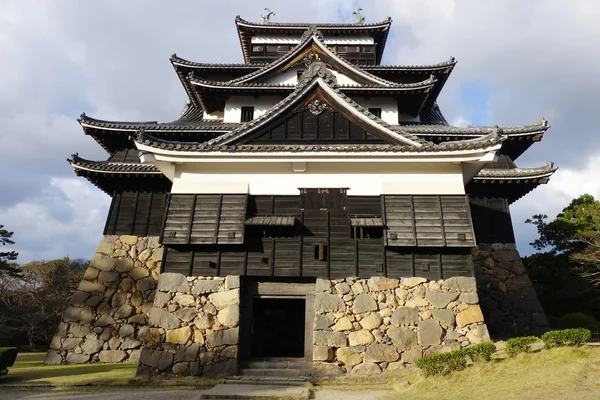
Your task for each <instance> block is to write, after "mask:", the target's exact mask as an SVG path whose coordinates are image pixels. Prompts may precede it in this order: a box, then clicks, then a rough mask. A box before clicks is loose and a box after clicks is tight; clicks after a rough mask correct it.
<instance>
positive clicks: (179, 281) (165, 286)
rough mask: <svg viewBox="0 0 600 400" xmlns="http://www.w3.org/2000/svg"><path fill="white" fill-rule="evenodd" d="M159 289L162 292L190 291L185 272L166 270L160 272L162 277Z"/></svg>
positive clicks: (159, 281) (159, 280)
mask: <svg viewBox="0 0 600 400" xmlns="http://www.w3.org/2000/svg"><path fill="white" fill-rule="evenodd" d="M158 290H159V291H161V292H171V293H174V292H181V293H188V291H189V287H188V283H187V278H186V276H185V275H183V274H177V273H174V272H164V273H162V274H160V278H159V279H158Z"/></svg>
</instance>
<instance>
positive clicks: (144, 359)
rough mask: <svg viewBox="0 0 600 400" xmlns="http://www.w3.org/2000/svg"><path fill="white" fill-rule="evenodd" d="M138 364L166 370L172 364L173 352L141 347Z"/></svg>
mask: <svg viewBox="0 0 600 400" xmlns="http://www.w3.org/2000/svg"><path fill="white" fill-rule="evenodd" d="M140 365H147V366H149V367H153V368H158V369H159V370H160V371H166V370H168V369H171V367H172V366H173V353H169V352H166V351H162V350H150V349H142V353H141V355H140Z"/></svg>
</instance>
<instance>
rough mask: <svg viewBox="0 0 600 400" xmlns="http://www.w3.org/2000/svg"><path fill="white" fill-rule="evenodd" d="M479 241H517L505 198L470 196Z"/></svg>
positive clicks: (476, 235) (476, 236) (474, 225)
mask: <svg viewBox="0 0 600 400" xmlns="http://www.w3.org/2000/svg"><path fill="white" fill-rule="evenodd" d="M470 209H471V216H472V219H473V227H474V231H475V238H476V240H477V243H515V235H514V231H513V226H512V221H511V217H510V211H509V208H508V201H507V199H505V198H483V197H472V198H470Z"/></svg>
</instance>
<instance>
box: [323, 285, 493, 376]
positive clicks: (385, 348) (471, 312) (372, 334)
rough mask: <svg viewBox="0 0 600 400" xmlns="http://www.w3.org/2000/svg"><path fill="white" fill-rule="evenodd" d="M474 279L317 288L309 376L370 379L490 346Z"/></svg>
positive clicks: (324, 286)
mask: <svg viewBox="0 0 600 400" xmlns="http://www.w3.org/2000/svg"><path fill="white" fill-rule="evenodd" d="M478 300H479V299H478V296H477V293H476V282H475V278H465V277H456V278H450V279H447V280H439V281H428V280H427V279H424V278H403V279H400V280H398V279H389V278H383V277H374V278H371V279H357V278H347V279H342V280H332V281H329V280H322V279H318V280H317V283H316V296H315V320H314V332H313V338H314V349H313V354H314V356H313V359H314V363H313V375H339V374H342V373H350V374H373V373H379V372H382V371H392V370H396V369H399V368H403V367H404V366H405V364H413V363H414V362H415V361H416V360H417V359H419V358H421V357H422V356H423V355H430V354H438V353H444V352H448V351H452V350H457V349H460V348H462V347H467V346H470V345H472V344H476V343H483V342H486V341H489V340H490V338H489V335H488V331H487V328H486V326H485V324H484V319H483V314H482V312H481V309H480V307H479V305H478Z"/></svg>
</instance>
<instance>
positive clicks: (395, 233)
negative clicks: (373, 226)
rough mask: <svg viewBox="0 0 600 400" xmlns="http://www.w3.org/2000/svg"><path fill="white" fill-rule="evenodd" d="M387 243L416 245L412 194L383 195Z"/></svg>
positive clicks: (392, 244)
mask: <svg viewBox="0 0 600 400" xmlns="http://www.w3.org/2000/svg"><path fill="white" fill-rule="evenodd" d="M383 213H384V217H385V221H384V223H385V225H386V226H387V229H386V234H385V244H386V245H387V246H416V245H417V240H416V237H415V224H414V211H413V202H412V196H383Z"/></svg>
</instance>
